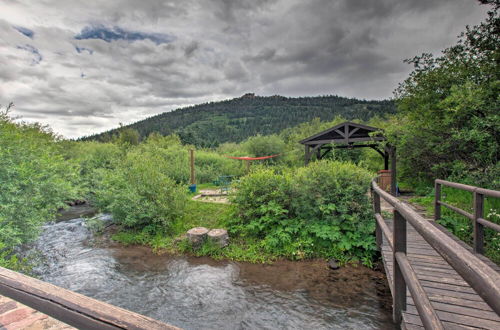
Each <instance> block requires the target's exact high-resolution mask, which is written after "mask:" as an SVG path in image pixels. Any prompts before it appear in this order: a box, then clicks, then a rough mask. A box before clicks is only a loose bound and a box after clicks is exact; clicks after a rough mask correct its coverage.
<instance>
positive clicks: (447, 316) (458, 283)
mask: <svg viewBox="0 0 500 330" xmlns="http://www.w3.org/2000/svg"><path fill="white" fill-rule="evenodd" d="M429 221H430V222H432V223H433V225H435V226H436V228H439V229H440V230H441V231H443V232H445V233H446V234H447V235H448V236H449V237H451V238H453V240H455V241H457V242H459V243H460V244H461V245H462V246H464V247H465V248H467V249H469V250H470V251H471V250H472V249H471V248H470V247H469V246H468V245H466V244H465V243H463V242H460V241H459V240H458V239H457V238H456V237H454V236H453V235H452V234H451V233H449V232H447V231H446V229H444V228H443V227H442V226H440V225H438V224H436V223H434V221H432V220H429ZM385 222H386V223H387V225H388V227H389V228H390V229H391V230H392V228H393V226H392V219H385ZM406 231H407V253H408V259H409V261H410V263H411V265H412V267H413V269H414V270H415V272H416V274H417V277H418V278H419V280H420V282H421V284H422V286H423V287H424V290H425V292H426V293H427V295H428V296H429V299H430V301H431V303H432V305H433V307H434V309H435V310H436V313H437V315H438V317H439V319H440V320H441V321H442V323H443V326H444V328H445V329H478V328H479V329H500V317H499V315H498V314H497V313H495V312H494V311H493V310H492V309H491V307H490V306H489V305H488V304H486V303H485V302H484V300H483V299H482V298H481V297H480V296H479V295H478V294H477V293H476V292H475V291H474V290H473V289H472V288H471V287H470V286H469V284H467V282H466V281H464V280H463V279H462V277H461V276H460V275H459V274H458V273H457V272H456V271H455V270H454V269H453V268H452V267H451V266H450V265H449V264H448V263H447V262H446V261H445V260H444V259H443V258H442V257H441V256H440V255H439V253H437V252H436V251H435V250H434V249H433V248H432V247H431V246H430V245H429V244H428V243H427V242H426V241H425V240H424V239H423V238H422V237H421V236H420V234H419V233H418V232H417V231H416V230H415V229H414V228H413V227H412V226H411V225H410V224H407V230H406ZM381 254H382V259H383V262H384V268H385V271H386V274H387V279H388V281H389V286H390V288H391V291H392V290H393V288H392V286H393V283H392V281H393V280H392V276H393V254H392V250H391V248H390V246H389V244H388V241H387V239H386V238H385V237H384V239H383V243H382V247H381ZM480 258H481V259H482V260H483V261H485V262H486V263H487V264H488V265H489V266H490V267H491V268H493V269H494V270H496V271H497V272H498V271H499V270H500V268H499V267H498V266H497V265H495V264H494V263H492V262H491V261H490V260H488V259H487V258H485V257H483V256H481V257H480ZM401 328H403V329H423V326H422V322H421V320H420V317H419V315H418V312H417V309H416V308H415V304H414V302H413V299H412V298H411V294H410V292H409V291H408V290H407V309H406V311H405V312H404V313H403V324H402V325H401Z"/></svg>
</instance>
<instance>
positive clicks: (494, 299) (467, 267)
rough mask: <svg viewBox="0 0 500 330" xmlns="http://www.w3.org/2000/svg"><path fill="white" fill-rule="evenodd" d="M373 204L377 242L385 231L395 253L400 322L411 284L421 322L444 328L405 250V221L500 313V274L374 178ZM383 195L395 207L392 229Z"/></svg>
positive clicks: (395, 293)
mask: <svg viewBox="0 0 500 330" xmlns="http://www.w3.org/2000/svg"><path fill="white" fill-rule="evenodd" d="M372 194H373V206H374V211H375V219H376V236H377V245H378V246H381V244H382V235H384V236H385V237H386V239H387V242H388V244H389V246H390V247H391V249H392V255H393V265H394V267H393V274H392V279H393V291H392V292H393V300H394V302H393V318H394V322H395V323H397V324H400V323H401V320H402V313H403V311H405V310H406V288H407V287H408V289H409V291H410V293H411V295H412V298H413V301H414V303H415V307H416V308H417V310H418V313H419V315H420V318H421V320H422V324H423V325H424V327H425V328H426V329H443V326H442V324H441V321H440V320H439V318H438V316H437V314H436V311H435V310H434V308H433V306H432V303H431V302H430V300H429V298H428V296H427V294H426V293H425V291H424V289H423V287H422V285H421V284H420V281H419V280H418V278H417V276H416V274H415V271H414V270H413V268H412V266H411V264H410V262H409V260H408V257H407V254H406V224H407V222H409V223H410V224H411V225H412V226H413V228H415V230H416V231H417V232H418V233H419V234H420V235H421V236H422V237H423V238H424V239H425V240H426V241H427V243H429V245H430V246H431V247H432V248H433V249H435V250H436V251H437V252H438V253H439V254H440V255H441V256H442V257H443V258H444V260H446V261H447V262H448V263H449V264H450V265H451V266H452V267H453V268H454V269H455V270H456V271H457V273H459V274H460V275H461V276H462V277H463V279H464V280H465V281H466V282H467V283H469V285H470V286H471V287H472V288H473V289H474V290H475V291H476V292H477V293H478V294H479V295H480V296H481V297H482V298H483V299H484V301H485V302H486V303H487V304H488V305H489V306H490V307H491V308H492V309H493V310H494V311H495V312H496V313H498V314H500V274H498V273H497V272H496V271H495V270H493V269H492V268H491V267H490V266H488V265H487V264H486V263H485V262H483V261H482V260H480V259H479V258H478V257H477V256H475V255H474V254H473V253H471V252H470V251H469V250H467V249H466V248H464V247H463V246H461V245H460V244H459V243H457V242H456V241H454V240H453V239H452V238H450V237H448V236H447V235H446V234H445V233H444V232H442V231H441V230H439V229H438V228H437V227H435V226H434V225H432V224H431V223H429V221H428V220H426V219H424V218H423V217H422V216H421V215H420V214H418V213H417V212H415V211H414V210H413V209H412V208H411V207H410V206H409V205H407V204H406V203H404V202H402V201H400V200H399V199H397V198H396V197H394V196H392V195H390V194H389V193H387V192H385V191H384V190H383V189H381V188H380V187H379V186H378V185H377V183H376V181H375V180H374V181H373V182H372ZM381 198H382V199H384V200H385V201H387V202H388V203H389V204H390V205H391V206H392V207H393V208H394V213H393V217H394V220H393V221H394V222H393V230H392V231H391V230H390V229H389V227H388V226H387V224H386V223H385V221H384V218H383V217H382V214H381V207H380V201H381Z"/></svg>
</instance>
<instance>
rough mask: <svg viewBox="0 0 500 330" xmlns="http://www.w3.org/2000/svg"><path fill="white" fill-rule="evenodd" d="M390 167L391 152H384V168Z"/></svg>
mask: <svg viewBox="0 0 500 330" xmlns="http://www.w3.org/2000/svg"><path fill="white" fill-rule="evenodd" d="M388 169H389V153H388V152H387V151H386V152H384V170H386V171H387V170H388Z"/></svg>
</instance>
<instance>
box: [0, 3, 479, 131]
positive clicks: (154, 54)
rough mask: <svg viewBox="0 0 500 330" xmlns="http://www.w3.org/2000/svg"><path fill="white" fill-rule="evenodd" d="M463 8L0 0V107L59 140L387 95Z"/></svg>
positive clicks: (452, 31)
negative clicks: (212, 108) (223, 105)
mask: <svg viewBox="0 0 500 330" xmlns="http://www.w3.org/2000/svg"><path fill="white" fill-rule="evenodd" d="M486 10H487V8H486V7H484V6H479V5H478V4H477V2H476V1H473V0H377V1H375V0H338V1H337V0H308V1H304V0H171V1H162V0H143V1H137V0H113V1H110V0H100V1H99V0H86V1H70V0H36V1H34V0H0V105H2V106H5V105H6V104H7V103H8V102H10V101H13V102H14V103H15V108H14V111H13V113H12V114H13V115H15V116H21V117H22V118H23V119H24V120H26V121H38V122H41V123H44V124H49V125H50V126H51V127H52V128H53V129H54V131H56V132H58V133H60V134H62V135H63V136H65V137H78V136H82V135H87V134H90V133H97V132H101V131H104V130H107V129H110V128H113V127H115V126H117V125H118V124H119V123H120V122H121V123H125V124H126V123H131V122H134V121H137V120H139V119H143V118H145V117H149V116H151V115H154V114H158V113H161V112H164V111H170V110H173V109H176V108H179V107H183V106H186V105H191V104H197V103H202V102H207V101H217V100H221V99H228V98H233V97H237V96H240V95H242V94H244V93H246V92H255V93H256V94H258V95H274V94H280V95H284V96H305V95H311V96H313V95H325V94H337V95H342V96H348V97H357V98H365V99H383V98H388V97H391V96H392V91H393V90H394V88H395V87H396V86H397V84H398V82H400V81H402V80H403V79H404V78H405V77H406V76H407V75H408V73H409V72H410V71H411V67H410V66H409V65H407V64H404V63H403V59H405V58H410V57H413V56H414V55H417V54H420V53H422V52H432V53H434V54H438V53H439V51H440V50H441V49H443V48H444V47H447V46H450V45H452V44H454V43H455V42H456V36H457V35H458V34H459V33H460V32H461V31H462V30H464V27H465V25H466V24H470V25H473V24H477V23H479V22H480V21H481V20H482V19H483V18H484V17H485V12H486Z"/></svg>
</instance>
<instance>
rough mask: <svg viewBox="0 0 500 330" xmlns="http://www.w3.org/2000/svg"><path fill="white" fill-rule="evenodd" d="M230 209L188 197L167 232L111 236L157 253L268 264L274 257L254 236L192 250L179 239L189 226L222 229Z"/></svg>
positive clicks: (206, 244)
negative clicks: (227, 243) (184, 206)
mask: <svg viewBox="0 0 500 330" xmlns="http://www.w3.org/2000/svg"><path fill="white" fill-rule="evenodd" d="M203 189H205V188H203ZM230 211H231V205H228V204H218V203H217V204H216V203H205V202H198V201H192V200H189V201H188V202H187V207H186V211H185V213H184V216H182V217H180V218H178V219H177V220H176V221H174V222H173V223H172V226H171V228H170V230H169V231H168V233H164V234H154V235H151V234H150V233H148V232H147V231H145V230H142V231H140V230H133V229H122V230H121V231H120V232H118V233H116V234H114V235H113V237H112V238H113V240H115V241H118V242H120V243H122V244H124V245H147V246H150V247H151V248H152V249H153V251H155V252H157V253H164V252H168V253H174V254H175V253H187V254H191V255H195V256H210V257H212V258H214V259H229V260H237V261H248V262H253V263H268V262H271V261H273V260H275V259H276V256H274V255H272V254H270V253H268V252H265V251H264V249H263V247H262V242H261V241H259V240H255V239H248V238H234V237H232V238H231V239H230V244H229V245H228V246H227V247H225V248H219V247H217V246H214V245H213V244H211V243H210V242H205V243H204V244H203V245H202V246H201V247H200V248H199V249H196V250H193V249H192V247H191V246H190V244H189V243H188V242H187V240H186V239H182V235H184V234H185V233H186V231H188V230H189V229H191V228H193V227H199V226H202V227H206V228H224V227H225V220H226V219H227V217H229V216H230Z"/></svg>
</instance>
